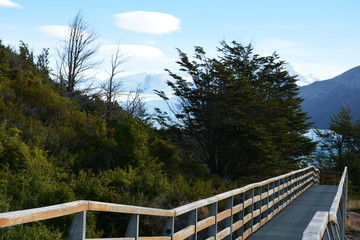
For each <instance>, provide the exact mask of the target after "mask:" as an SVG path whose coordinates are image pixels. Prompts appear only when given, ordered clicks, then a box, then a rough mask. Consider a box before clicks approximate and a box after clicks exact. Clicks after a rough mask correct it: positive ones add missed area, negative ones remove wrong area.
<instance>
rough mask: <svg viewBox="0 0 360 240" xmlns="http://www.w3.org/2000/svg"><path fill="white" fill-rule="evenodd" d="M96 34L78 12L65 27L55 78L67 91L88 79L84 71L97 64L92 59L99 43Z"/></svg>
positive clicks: (71, 90)
mask: <svg viewBox="0 0 360 240" xmlns="http://www.w3.org/2000/svg"><path fill="white" fill-rule="evenodd" d="M97 38H98V36H97V34H96V33H95V31H94V30H92V29H90V26H89V24H88V23H87V21H86V18H85V17H84V16H83V15H82V13H81V12H79V13H78V14H77V15H76V16H75V18H74V19H73V20H72V22H71V23H70V24H69V27H68V28H67V32H66V37H65V40H64V41H63V42H62V44H61V46H60V49H58V60H57V74H56V75H57V76H56V77H57V78H58V80H59V81H60V84H61V86H62V87H63V88H64V89H65V90H66V91H67V92H73V91H74V90H75V87H76V86H77V85H78V84H79V83H82V82H85V81H86V80H88V79H89V77H88V76H87V75H86V71H87V70H90V69H93V68H95V67H96V66H98V65H99V63H100V62H99V61H96V60H94V57H95V55H96V52H97V50H98V49H99V44H98V43H97V42H96V40H97Z"/></svg>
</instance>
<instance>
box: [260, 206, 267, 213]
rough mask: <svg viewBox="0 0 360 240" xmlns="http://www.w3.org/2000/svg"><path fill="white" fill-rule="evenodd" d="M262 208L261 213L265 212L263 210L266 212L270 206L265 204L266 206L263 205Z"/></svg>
mask: <svg viewBox="0 0 360 240" xmlns="http://www.w3.org/2000/svg"><path fill="white" fill-rule="evenodd" d="M260 210H261V213H263V212H265V211H267V210H268V206H267V205H264V206H262V207H261V208H260Z"/></svg>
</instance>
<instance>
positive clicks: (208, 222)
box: [196, 216, 215, 232]
mask: <svg viewBox="0 0 360 240" xmlns="http://www.w3.org/2000/svg"><path fill="white" fill-rule="evenodd" d="M214 224H215V216H211V217H208V218H205V219H203V220H201V221H199V222H198V223H197V225H196V231H197V232H200V231H202V230H204V229H206V228H208V227H210V226H212V225H214Z"/></svg>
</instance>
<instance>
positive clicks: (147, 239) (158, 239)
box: [139, 236, 171, 240]
mask: <svg viewBox="0 0 360 240" xmlns="http://www.w3.org/2000/svg"><path fill="white" fill-rule="evenodd" d="M170 239H171V237H163V236H159V237H139V240H170Z"/></svg>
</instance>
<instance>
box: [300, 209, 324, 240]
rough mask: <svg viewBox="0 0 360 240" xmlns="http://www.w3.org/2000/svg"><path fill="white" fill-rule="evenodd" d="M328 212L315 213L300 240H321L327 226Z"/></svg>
mask: <svg viewBox="0 0 360 240" xmlns="http://www.w3.org/2000/svg"><path fill="white" fill-rule="evenodd" d="M328 215H329V213H328V212H321V211H319V212H316V213H315V215H314V217H313V218H312V219H311V221H310V223H309V225H308V226H307V227H306V228H305V231H304V232H303V236H302V240H321V239H322V235H323V233H324V232H325V229H326V226H327V224H328V219H329V218H328Z"/></svg>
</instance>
